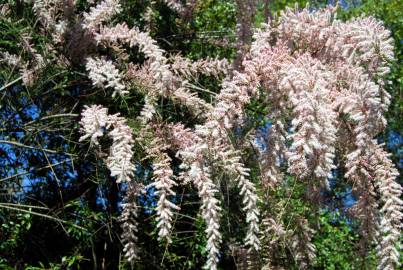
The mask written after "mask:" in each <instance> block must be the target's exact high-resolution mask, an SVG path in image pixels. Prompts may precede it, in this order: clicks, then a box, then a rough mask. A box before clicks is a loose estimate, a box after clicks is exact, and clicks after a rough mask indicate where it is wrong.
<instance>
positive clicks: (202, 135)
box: [2, 0, 403, 269]
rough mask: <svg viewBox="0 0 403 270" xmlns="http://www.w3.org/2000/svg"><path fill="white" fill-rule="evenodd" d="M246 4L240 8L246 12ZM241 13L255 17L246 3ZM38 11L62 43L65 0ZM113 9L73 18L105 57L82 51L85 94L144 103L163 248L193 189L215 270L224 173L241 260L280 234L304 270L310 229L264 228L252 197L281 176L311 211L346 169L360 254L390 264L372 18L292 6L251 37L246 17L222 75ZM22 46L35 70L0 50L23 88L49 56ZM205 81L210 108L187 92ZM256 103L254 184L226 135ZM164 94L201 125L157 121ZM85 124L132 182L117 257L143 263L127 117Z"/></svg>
mask: <svg viewBox="0 0 403 270" xmlns="http://www.w3.org/2000/svg"><path fill="white" fill-rule="evenodd" d="M164 2H165V3H166V4H167V5H168V6H169V7H170V8H172V9H173V10H174V11H175V12H176V13H178V15H180V16H183V17H186V16H187V13H188V11H187V7H189V10H190V7H192V8H193V7H194V6H195V5H196V4H197V1H187V2H186V3H187V4H184V3H183V1H168V0H167V1H164ZM241 2H242V1H238V6H242V5H243V4H244V3H241ZM245 5H246V6H248V8H249V9H248V13H249V14H251V17H252V15H253V14H254V12H255V1H248V2H245ZM47 7H49V8H47ZM50 7H51V8H50ZM33 8H34V12H35V14H37V15H38V16H39V20H40V23H41V24H42V26H43V27H44V29H47V31H49V32H50V33H52V35H53V37H54V43H55V44H58V43H60V41H61V40H63V38H64V37H65V33H66V25H67V24H66V21H67V20H68V16H67V14H64V15H63V16H60V15H61V14H62V11H61V8H60V1H37V3H35V4H34V7H33ZM74 8H75V6H74V4H70V5H69V10H74ZM121 10H122V4H121V3H120V2H119V1H118V0H104V1H100V2H99V3H98V4H97V5H95V6H93V7H91V8H90V9H89V10H88V12H84V13H83V14H79V15H78V14H77V16H76V17H75V18H76V19H77V21H78V22H79V25H80V26H81V27H82V31H84V32H85V34H86V38H89V39H91V42H89V44H93V46H94V47H96V46H98V48H102V50H99V51H97V50H88V53H83V54H84V56H85V57H83V60H84V59H85V60H86V61H85V63H84V64H85V68H86V70H87V72H88V78H89V80H90V81H91V82H92V85H93V87H95V88H101V89H105V88H111V89H112V90H113V93H112V95H113V96H114V97H115V96H116V97H118V98H123V97H124V96H130V94H131V91H139V92H140V94H142V95H144V106H143V109H142V111H141V112H140V113H139V115H138V116H139V118H140V120H141V121H139V123H140V124H139V125H140V128H139V129H140V131H136V132H138V134H135V135H140V134H145V133H148V134H149V136H150V137H149V138H148V139H147V140H145V141H144V145H143V146H144V147H143V148H144V150H145V151H144V157H145V158H146V159H148V160H150V161H151V162H152V164H153V165H152V166H153V181H154V182H153V184H152V185H153V186H154V187H155V188H156V195H157V198H158V203H157V207H156V212H157V215H156V219H157V227H158V235H159V239H160V240H167V241H168V243H169V242H170V235H171V231H172V228H173V224H172V223H173V220H174V216H175V214H176V212H177V211H180V208H179V206H177V205H175V204H174V203H172V200H171V198H172V197H175V196H176V193H175V188H176V187H177V186H178V185H182V184H183V185H184V184H189V183H190V184H192V185H193V186H194V187H195V188H196V190H197V192H198V195H199V197H200V200H201V211H200V212H201V213H200V214H201V217H202V218H203V220H204V221H205V223H206V224H205V226H206V228H205V233H206V237H207V245H206V253H207V262H206V264H205V267H206V269H217V265H218V261H219V257H220V252H221V243H222V235H221V232H220V215H221V212H222V205H221V202H220V196H219V195H220V192H221V191H220V184H221V183H222V182H221V180H223V179H224V177H225V179H228V183H229V184H231V185H233V186H234V187H236V188H237V189H238V192H239V194H240V196H241V197H242V206H243V207H242V210H243V211H244V212H245V216H246V224H247V232H246V233H245V241H244V244H245V245H246V246H247V247H248V249H249V251H248V252H250V253H252V252H262V250H263V251H264V250H266V249H265V248H263V249H262V248H261V240H260V239H261V238H260V237H259V234H260V228H263V232H264V233H271V232H273V231H277V233H278V234H279V235H281V237H284V238H285V237H288V241H289V242H291V245H290V251H291V253H292V254H293V255H294V257H295V260H296V261H297V262H299V263H300V264H301V267H303V268H309V265H310V264H311V263H312V261H313V260H314V258H315V248H314V246H313V245H312V243H311V239H312V235H313V230H312V229H311V228H310V227H309V223H308V221H307V220H305V219H304V218H299V219H298V222H297V224H296V226H295V227H296V228H297V230H296V232H295V233H293V234H291V233H289V232H288V231H287V230H286V229H284V230H283V229H282V228H283V226H282V224H281V222H279V221H278V220H276V219H275V217H265V219H264V222H261V221H260V220H261V218H260V212H261V211H260V209H259V206H258V205H259V204H258V203H259V201H260V199H259V198H258V195H257V194H258V192H257V190H258V189H260V188H261V189H262V190H263V191H267V190H274V189H276V188H277V187H278V186H280V185H281V184H282V183H284V177H283V176H284V175H285V174H287V175H290V176H293V177H294V178H295V179H297V181H301V182H302V183H304V184H305V185H306V186H307V194H309V196H307V197H309V200H310V202H314V203H319V202H320V198H321V194H322V192H323V191H324V190H326V189H329V183H328V182H329V181H328V179H329V177H330V175H331V173H332V171H333V170H334V169H335V168H338V167H343V168H344V171H345V175H344V177H345V180H346V181H348V183H349V184H351V186H352V187H353V194H354V196H355V197H356V199H357V203H356V204H355V205H354V206H353V207H352V212H353V214H354V216H355V217H356V218H357V220H358V221H359V222H360V225H361V227H360V228H361V229H360V233H361V236H362V239H363V241H362V242H361V246H362V250H363V251H365V252H368V250H369V247H370V245H371V244H372V243H373V242H374V241H377V254H378V256H379V263H378V265H379V266H378V268H379V269H396V268H397V267H398V266H399V252H398V246H399V234H400V230H401V225H400V220H401V217H402V207H403V203H402V201H401V199H400V196H401V193H402V188H401V187H400V185H399V184H397V183H396V181H395V178H396V177H397V171H396V169H395V168H394V166H393V164H392V162H391V160H390V158H389V156H388V154H387V153H386V152H385V151H384V150H383V147H382V146H381V145H378V144H377V142H376V141H375V140H374V139H375V138H376V136H377V135H378V134H379V133H380V132H381V131H382V130H384V128H385V126H386V120H385V117H384V113H385V112H386V110H387V107H388V105H389V103H390V95H389V94H388V93H387V92H386V91H385V87H384V86H385V84H386V82H385V81H384V80H383V78H384V76H385V75H386V74H388V72H389V62H390V61H392V60H393V58H394V55H393V45H392V44H393V40H391V38H390V33H389V31H388V30H386V29H385V28H384V26H383V25H382V23H381V22H379V21H377V20H376V19H375V18H372V17H368V18H364V17H360V18H356V19H353V20H350V21H347V22H343V21H340V20H338V19H336V13H335V12H336V10H335V8H333V7H328V8H325V9H320V10H315V11H312V10H310V9H309V8H305V9H302V10H298V9H287V10H285V11H283V12H282V13H281V14H280V16H279V17H278V18H277V19H276V21H271V22H268V24H265V25H263V27H262V28H261V29H258V30H257V31H256V32H255V34H254V35H253V39H252V40H253V42H251V39H250V37H251V35H252V34H251V33H252V31H251V29H250V28H251V25H252V21H251V18H244V17H242V16H240V17H239V18H238V23H239V25H238V29H239V31H238V34H239V39H238V41H239V42H238V43H239V44H238V46H237V47H238V54H237V55H238V57H237V60H236V61H235V63H234V65H232V66H235V67H236V70H231V65H230V64H229V63H228V61H227V60H225V59H204V60H203V59H201V60H198V61H191V60H189V59H186V58H184V57H182V56H180V55H169V54H168V53H167V52H165V51H164V50H163V49H161V48H160V47H159V46H158V43H157V42H156V40H154V39H153V38H152V35H151V34H150V33H149V32H147V31H143V30H142V29H140V28H139V27H137V26H133V27H129V26H128V25H127V24H126V23H124V22H121V23H117V24H112V23H110V21H111V19H113V16H114V15H116V14H118V13H119V12H120V11H121ZM240 15H242V14H241V13H240ZM26 41H27V42H26V44H27V45H26V47H27V48H29V51H30V53H31V55H32V56H33V59H34V60H33V61H32V63H24V62H23V61H22V60H20V59H19V58H18V57H16V56H14V55H11V54H9V53H2V58H3V59H4V60H5V61H6V62H7V63H9V64H10V65H15V66H16V67H18V68H19V69H20V71H21V73H23V74H24V77H23V79H24V82H25V84H26V85H27V86H29V84H30V82H32V81H33V80H34V77H35V72H36V71H37V70H39V67H41V66H42V65H43V63H44V59H43V58H42V56H41V55H40V54H38V53H37V52H36V51H35V50H34V49H33V48H32V46H30V45H29V39H26ZM105 48H107V49H108V50H113V51H114V52H115V54H112V55H111V56H110V57H109V56H108V57H106V56H105V55H103V56H102V53H101V52H100V51H105ZM127 49H130V50H131V51H130V53H133V52H134V53H137V52H138V53H139V54H140V55H141V56H142V57H139V58H142V59H143V58H144V61H141V62H139V63H131V62H130V60H129V59H130V57H127V55H128V53H127V52H126V50H127ZM34 66H35V67H34ZM200 74H203V75H206V76H211V77H214V78H216V79H221V78H222V77H223V76H225V79H224V80H223V81H222V83H221V90H220V91H219V92H218V93H212V92H211V91H206V93H209V94H210V96H209V98H210V99H207V98H202V97H201V95H199V94H198V93H197V92H195V91H194V87H195V85H194V84H192V82H194V81H197V80H198V79H199V77H201V76H200ZM262 97H266V98H267V100H265V103H264V106H265V107H266V108H265V109H266V111H267V115H266V117H265V119H267V120H268V121H270V124H271V128H270V130H269V132H268V133H259V132H258V131H256V132H255V133H254V134H256V135H257V136H258V137H259V140H261V141H264V142H265V143H264V144H265V147H261V146H259V145H256V143H254V145H255V148H256V149H258V156H257V157H256V160H257V161H258V162H259V169H260V171H259V172H258V174H259V173H260V175H258V179H259V180H260V182H259V181H256V177H252V176H251V170H250V169H249V168H248V167H247V164H248V163H247V162H245V160H244V153H243V151H242V150H243V146H242V147H238V146H239V145H235V143H234V141H236V140H233V137H237V134H236V132H234V131H235V130H236V129H242V128H243V127H244V126H245V123H247V121H248V117H247V113H246V112H247V109H248V106H249V104H250V103H251V101H252V100H258V99H259V98H262ZM160 99H163V100H165V99H166V100H170V101H172V102H173V103H175V104H177V105H180V106H184V107H186V108H187V109H188V110H189V112H191V113H192V114H193V115H194V116H195V119H196V120H195V121H196V125H194V126H193V127H192V128H186V127H185V126H184V125H183V124H182V123H167V122H166V119H164V118H163V117H161V115H162V114H160V112H161V110H163V108H162V107H159V106H158V101H159V100H160ZM80 124H81V128H82V132H83V136H82V137H81V138H80V141H84V140H86V139H89V140H90V142H91V147H98V148H102V145H101V144H102V143H101V142H103V140H101V137H103V136H105V135H107V136H109V138H110V139H111V145H110V148H109V152H108V154H107V157H106V158H105V163H106V166H107V167H108V169H109V170H110V172H111V176H113V177H116V180H117V182H124V183H128V184H129V187H128V189H127V192H126V198H125V200H126V201H125V202H126V203H125V205H124V207H123V212H122V217H121V220H122V228H123V230H124V232H123V235H122V238H123V239H124V241H123V243H124V251H125V254H126V257H127V259H128V260H129V261H131V262H133V261H134V260H136V259H137V258H139V256H138V254H139V253H138V250H137V247H136V244H135V242H136V211H137V210H136V209H137V208H138V207H137V205H136V203H135V201H136V194H137V193H138V192H139V189H140V188H139V186H138V185H137V184H136V183H135V181H134V163H133V161H132V157H133V146H134V140H133V131H132V129H131V128H130V127H129V126H128V125H127V122H126V120H125V119H124V118H123V117H121V116H120V115H109V114H108V112H107V109H106V108H104V107H102V106H97V105H93V106H90V107H85V108H84V110H83V112H82V119H81V122H80ZM238 137H241V136H238ZM237 139H238V138H237ZM239 140H244V138H239ZM254 141H255V142H256V140H254ZM252 145H253V144H252ZM171 153H175V154H176V157H177V158H178V159H180V161H181V166H180V171H179V172H174V170H173V169H172V165H173V164H172V154H171ZM336 157H337V159H336ZM336 160H338V161H339V162H338V164H336ZM217 171H220V172H221V173H220V174H217V173H215V172H217ZM221 176H224V177H221ZM343 181H344V180H343ZM378 197H379V198H380V199H378ZM265 226H266V227H270V228H266V227H265ZM273 228H274V229H273ZM275 228H277V229H275ZM274 242H276V241H274ZM274 242H273V243H274ZM242 248H243V247H242ZM245 250H246V249H245Z"/></svg>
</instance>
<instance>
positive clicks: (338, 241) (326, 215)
mask: <svg viewBox="0 0 403 270" xmlns="http://www.w3.org/2000/svg"><path fill="white" fill-rule="evenodd" d="M357 239H358V235H357V234H356V233H355V232H354V231H353V229H352V228H351V225H350V224H349V221H348V220H347V219H346V217H343V216H342V215H341V214H340V212H338V211H332V212H329V211H326V210H324V211H322V212H321V215H320V217H319V223H318V229H317V232H316V235H315V238H314V243H315V247H316V250H317V258H316V269H326V270H337V269H345V270H348V269H355V268H354V264H356V263H357V261H358V262H359V261H360V258H357V257H356V253H355V252H354V244H355V242H356V241H357Z"/></svg>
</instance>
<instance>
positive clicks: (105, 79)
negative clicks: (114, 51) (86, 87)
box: [85, 57, 129, 97]
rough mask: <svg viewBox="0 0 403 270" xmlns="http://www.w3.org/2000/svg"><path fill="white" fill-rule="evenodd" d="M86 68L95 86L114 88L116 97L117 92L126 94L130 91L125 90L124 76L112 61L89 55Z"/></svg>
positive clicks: (121, 94) (122, 94) (113, 94)
mask: <svg viewBox="0 0 403 270" xmlns="http://www.w3.org/2000/svg"><path fill="white" fill-rule="evenodd" d="M85 68H86V69H87V71H88V77H89V78H90V79H91V81H92V84H93V85H94V86H97V87H101V88H105V87H110V88H113V89H114V92H113V93H112V97H115V96H116V94H119V95H120V96H124V95H125V94H127V93H129V91H127V90H125V89H126V87H125V86H124V85H123V83H122V76H121V74H120V73H119V70H118V69H117V68H116V67H115V65H114V64H113V63H112V61H110V60H105V59H102V58H93V57H88V58H87V62H86V65H85Z"/></svg>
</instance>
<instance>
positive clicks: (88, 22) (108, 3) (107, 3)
mask: <svg viewBox="0 0 403 270" xmlns="http://www.w3.org/2000/svg"><path fill="white" fill-rule="evenodd" d="M121 10H122V9H121V5H120V3H119V0H104V1H102V2H100V3H99V4H98V5H96V6H95V7H91V8H90V12H88V13H87V12H85V13H84V15H83V16H84V20H83V28H84V29H88V30H90V31H95V30H96V29H97V28H98V27H99V26H100V25H101V24H102V23H103V22H105V21H108V20H110V19H111V18H112V17H113V16H115V15H116V14H118V13H120V11H121Z"/></svg>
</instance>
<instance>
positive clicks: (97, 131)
mask: <svg viewBox="0 0 403 270" xmlns="http://www.w3.org/2000/svg"><path fill="white" fill-rule="evenodd" d="M84 108H85V109H84V110H83V112H82V113H81V120H80V125H81V128H82V133H84V135H83V136H81V137H80V140H79V141H80V142H81V141H84V140H86V139H87V138H90V139H91V143H92V144H94V145H99V142H98V138H99V137H102V136H103V135H104V133H105V130H106V127H107V125H109V116H108V109H106V108H104V107H102V106H101V105H92V106H84Z"/></svg>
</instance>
